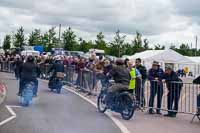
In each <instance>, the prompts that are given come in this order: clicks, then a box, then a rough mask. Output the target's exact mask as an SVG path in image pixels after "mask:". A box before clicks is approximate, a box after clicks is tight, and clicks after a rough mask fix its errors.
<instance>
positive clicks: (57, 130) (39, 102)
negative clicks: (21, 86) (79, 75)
mask: <svg viewBox="0 0 200 133" xmlns="http://www.w3.org/2000/svg"><path fill="white" fill-rule="evenodd" d="M0 78H1V80H2V81H3V82H5V83H6V85H7V88H8V96H7V99H6V102H5V104H6V105H17V106H19V103H18V101H19V98H18V97H17V96H16V93H17V90H18V81H17V80H15V78H14V76H13V75H12V74H7V73H0ZM14 111H15V113H16V115H17V117H16V119H14V120H12V121H10V122H9V123H6V124H5V125H3V126H0V133H120V129H119V128H118V127H117V126H116V125H115V124H114V123H113V122H112V121H111V120H110V119H109V118H108V117H107V116H106V115H104V114H100V113H98V112H97V110H96V108H95V107H93V106H92V105H90V104H89V103H87V102H86V101H84V100H82V99H81V98H80V97H78V96H76V95H74V94H72V93H70V92H68V91H66V90H63V92H62V94H60V95H58V94H54V93H51V92H50V91H49V90H48V88H47V83H46V82H43V81H40V82H39V97H38V98H36V99H35V101H34V104H33V105H32V106H31V107H28V108H23V107H22V108H14ZM7 117H9V113H8V112H7V110H6V109H5V108H1V110H0V121H1V120H3V119H5V118H7Z"/></svg>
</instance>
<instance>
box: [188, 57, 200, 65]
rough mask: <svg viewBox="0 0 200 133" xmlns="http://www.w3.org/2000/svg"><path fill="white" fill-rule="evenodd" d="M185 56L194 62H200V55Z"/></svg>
mask: <svg viewBox="0 0 200 133" xmlns="http://www.w3.org/2000/svg"><path fill="white" fill-rule="evenodd" d="M185 57H186V58H188V59H190V60H192V61H193V62H195V63H199V64H200V56H195V57H189V56H185Z"/></svg>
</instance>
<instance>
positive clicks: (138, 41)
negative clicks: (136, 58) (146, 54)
mask: <svg viewBox="0 0 200 133" xmlns="http://www.w3.org/2000/svg"><path fill="white" fill-rule="evenodd" d="M145 43H146V44H145V45H147V40H146V42H145ZM132 45H133V47H132V50H133V52H132V54H135V53H137V52H142V51H144V50H145V49H144V47H143V44H142V34H140V33H139V32H138V31H137V32H136V36H135V39H134V40H133V41H132ZM146 47H148V45H147V46H146Z"/></svg>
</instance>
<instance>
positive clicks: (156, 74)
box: [148, 61, 164, 115]
mask: <svg viewBox="0 0 200 133" xmlns="http://www.w3.org/2000/svg"><path fill="white" fill-rule="evenodd" d="M163 77H164V72H163V69H161V68H160V65H159V63H158V62H157V61H154V62H153V65H152V68H151V69H150V70H149V75H148V79H149V80H150V84H151V85H150V99H149V107H150V109H149V114H154V113H155V112H154V111H153V107H154V98H155V96H156V94H157V110H156V113H157V114H160V115H161V112H160V109H161V103H162V96H163V83H162V80H163Z"/></svg>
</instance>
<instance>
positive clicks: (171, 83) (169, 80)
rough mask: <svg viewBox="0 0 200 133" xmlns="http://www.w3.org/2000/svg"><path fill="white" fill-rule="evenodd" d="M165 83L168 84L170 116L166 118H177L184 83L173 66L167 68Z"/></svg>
mask: <svg viewBox="0 0 200 133" xmlns="http://www.w3.org/2000/svg"><path fill="white" fill-rule="evenodd" d="M163 82H166V85H167V89H168V94H167V108H168V114H166V115H164V116H166V117H176V114H177V112H178V103H179V99H180V94H181V90H182V87H183V82H182V80H181V79H180V78H179V77H178V75H177V73H176V72H175V71H173V68H172V66H166V68H165V75H164V80H163ZM173 105H174V106H173ZM172 110H173V111H172Z"/></svg>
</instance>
